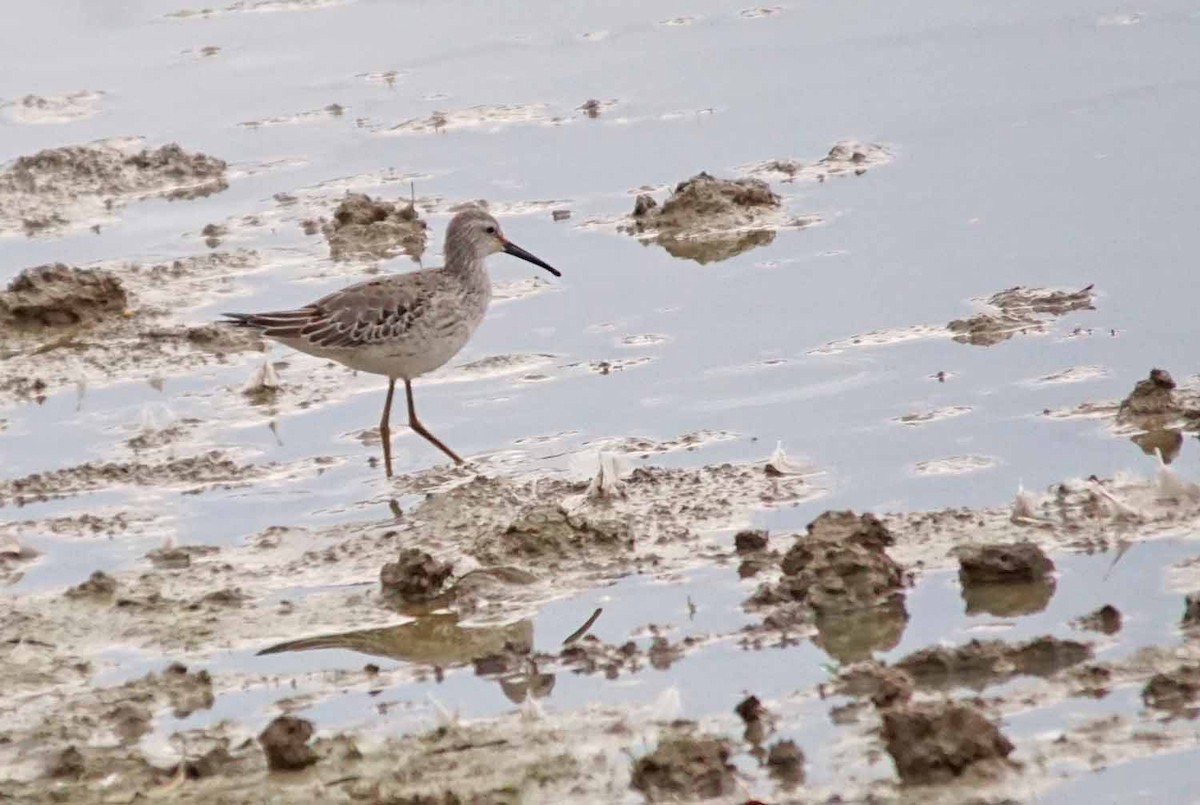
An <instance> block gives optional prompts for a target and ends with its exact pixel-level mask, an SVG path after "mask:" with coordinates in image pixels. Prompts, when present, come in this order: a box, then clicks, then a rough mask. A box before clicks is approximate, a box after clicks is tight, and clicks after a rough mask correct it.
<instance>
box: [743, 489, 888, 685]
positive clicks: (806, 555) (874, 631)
mask: <svg viewBox="0 0 1200 805" xmlns="http://www.w3.org/2000/svg"><path fill="white" fill-rule="evenodd" d="M894 541H895V540H894V537H893V536H892V534H891V532H890V531H888V529H887V528H886V527H885V526H884V525H883V523H882V522H880V521H879V519H878V518H876V517H875V515H873V514H864V515H862V516H858V515H856V514H854V513H853V512H849V511H842V512H825V513H824V514H822V515H821V516H820V517H818V518H817V519H816V520H814V521H813V522H812V523H810V524H809V526H808V533H807V534H806V535H804V536H801V537H798V538H797V539H796V542H795V544H794V545H793V546H792V548H791V549H790V550H789V551H788V552H787V554H786V555H785V556H784V557H783V561H782V562H781V563H780V567H781V569H782V571H783V576H782V578H780V580H779V581H778V582H776V583H774V584H763V585H761V586H760V587H759V589H758V590H757V591H756V592H755V594H754V595H753V596H752V597H751V598H750V599H749V601H748V602H747V604H748V605H749V606H751V607H768V608H772V609H771V611H769V612H768V614H767V615H766V617H765V618H764V621H763V625H764V626H766V627H768V628H786V627H787V626H788V625H789V621H794V620H797V619H804V618H805V617H807V615H806V613H809V614H811V616H812V617H813V618H814V620H815V623H816V627H817V631H818V637H817V639H816V641H815V642H817V643H818V645H820V646H821V647H822V648H824V649H825V651H827V652H828V653H829V654H830V655H831V656H833V657H835V658H836V659H838V660H839V661H842V662H855V661H858V660H864V659H869V658H870V655H871V652H872V651H873V650H878V649H885V648H891V647H892V646H894V645H896V644H897V643H898V642H899V640H900V635H901V634H903V631H904V626H905V624H907V622H908V613H907V611H906V609H905V607H904V586H905V575H904V569H903V568H902V567H901V566H900V565H899V564H897V563H896V562H895V560H893V559H892V558H891V557H890V556H888V554H887V551H886V550H885V548H887V547H888V546H889V545H892V544H893V542H894ZM797 607H799V608H800V609H799V610H797Z"/></svg>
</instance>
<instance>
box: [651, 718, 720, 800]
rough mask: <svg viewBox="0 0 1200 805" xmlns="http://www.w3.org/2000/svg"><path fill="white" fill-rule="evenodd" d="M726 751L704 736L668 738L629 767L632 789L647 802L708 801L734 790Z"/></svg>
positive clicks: (675, 736)
mask: <svg viewBox="0 0 1200 805" xmlns="http://www.w3.org/2000/svg"><path fill="white" fill-rule="evenodd" d="M729 755H730V748H729V745H728V744H727V743H725V742H724V741H721V740H718V739H716V738H710V737H707V736H697V737H693V736H690V735H681V734H677V735H672V736H670V737H667V738H665V739H663V740H662V741H661V742H660V743H659V744H658V747H657V748H655V750H654V751H653V752H651V753H650V754H648V755H646V756H644V757H641V758H638V760H637V762H636V763H634V764H633V775H632V777H633V779H632V786H633V788H635V789H637V790H638V791H641V792H642V794H644V795H645V797H646V799H647V800H649V801H650V802H670V801H677V800H688V799H712V798H714V797H724V796H729V795H730V794H732V793H733V792H734V789H735V787H736V782H737V781H736V778H735V776H734V775H735V772H736V769H735V768H734V766H733V764H731V763H730V762H729Z"/></svg>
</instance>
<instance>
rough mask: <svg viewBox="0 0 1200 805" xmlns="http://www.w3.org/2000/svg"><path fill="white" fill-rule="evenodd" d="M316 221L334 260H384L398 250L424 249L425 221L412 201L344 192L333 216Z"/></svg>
mask: <svg viewBox="0 0 1200 805" xmlns="http://www.w3.org/2000/svg"><path fill="white" fill-rule="evenodd" d="M317 223H319V224H320V227H321V232H322V233H323V234H324V235H325V239H326V240H327V241H328V242H329V254H330V256H331V257H332V258H333V259H334V260H350V259H355V258H365V259H371V260H387V259H390V258H392V257H395V256H397V255H399V254H407V255H409V256H410V257H413V258H417V257H420V256H421V254H422V253H423V252H424V251H425V240H426V232H425V230H426V225H425V222H424V221H422V220H421V219H420V216H419V215H418V213H417V208H416V207H415V206H414V205H412V204H402V203H399V202H395V201H384V200H383V199H372V198H371V197H370V196H368V195H366V194H365V193H347V194H346V197H345V198H344V199H342V202H341V203H340V204H338V206H337V209H336V210H335V211H334V213H333V220H332V221H326V220H325V219H321V220H320V221H318V222H317Z"/></svg>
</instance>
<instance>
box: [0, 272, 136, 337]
mask: <svg viewBox="0 0 1200 805" xmlns="http://www.w3.org/2000/svg"><path fill="white" fill-rule="evenodd" d="M128 304H129V297H128V296H127V295H126V293H125V289H124V287H122V285H121V281H120V280H118V279H117V278H116V277H115V276H114V275H113V274H110V273H109V272H107V271H102V270H98V269H86V268H72V267H70V266H66V265H63V264H62V263H54V264H53V265H43V266H37V267H36V268H27V269H25V270H24V271H22V272H21V273H20V274H18V275H17V277H16V278H15V279H14V280H13V281H12V282H11V283H9V285H8V290H7V291H4V292H3V293H0V325H11V326H15V327H19V328H22V329H38V328H44V327H67V326H71V325H90V324H95V323H97V322H99V321H102V320H104V319H107V318H111V317H113V316H120V315H121V314H122V313H123V312H124V311H125V308H126V306H127V305H128Z"/></svg>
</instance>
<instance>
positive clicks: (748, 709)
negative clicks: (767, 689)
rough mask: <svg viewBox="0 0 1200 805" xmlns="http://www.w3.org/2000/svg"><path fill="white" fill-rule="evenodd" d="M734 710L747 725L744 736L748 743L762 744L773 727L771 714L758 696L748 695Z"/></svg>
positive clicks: (753, 744)
mask: <svg viewBox="0 0 1200 805" xmlns="http://www.w3.org/2000/svg"><path fill="white" fill-rule="evenodd" d="M733 711H734V712H735V713H737V716H738V718H740V719H741V720H742V724H743V725H745V727H746V730H745V733H744V735H743V736H742V737H743V738H744V739H745V741H746V743H748V744H750V745H752V746H761V745H762V742H763V740H764V739H765V738H766V737H767V735H769V734H770V732H771V730H772V728H773V727H772V719H771V714H770V713H769V712H768V711H767V708H766V707H765V706H763V703H762V701H760V700H759V698H758V697H757V696H747V697H746V698H745V699H742V701H741V702H739V703H738V706H737V707H735V708H734V710H733Z"/></svg>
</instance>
